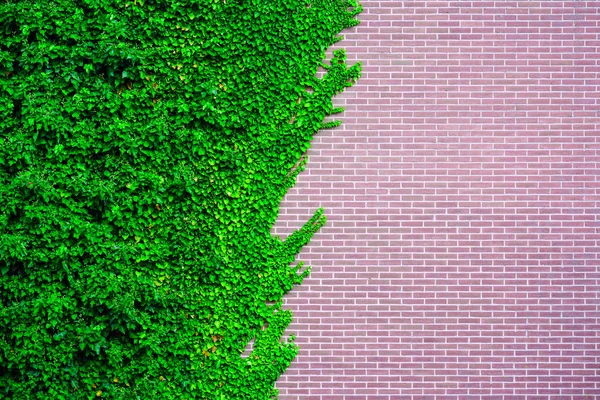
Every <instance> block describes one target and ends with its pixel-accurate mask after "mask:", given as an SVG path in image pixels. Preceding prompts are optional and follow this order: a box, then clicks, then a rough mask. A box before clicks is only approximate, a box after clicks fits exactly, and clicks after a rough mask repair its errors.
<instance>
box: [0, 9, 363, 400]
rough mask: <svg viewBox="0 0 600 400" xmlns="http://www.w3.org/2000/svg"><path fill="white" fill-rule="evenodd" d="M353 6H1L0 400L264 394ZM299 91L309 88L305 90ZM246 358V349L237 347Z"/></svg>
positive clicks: (350, 73)
mask: <svg viewBox="0 0 600 400" xmlns="http://www.w3.org/2000/svg"><path fill="white" fill-rule="evenodd" d="M359 11H360V7H359V5H358V4H356V3H355V0H268V1H267V0H214V1H213V0H195V1H194V0H187V1H186V0H175V1H168V2H167V1H156V0H154V1H153V0H134V1H129V0H123V1H119V2H116V1H108V0H98V1H94V0H56V1H51V0H6V1H3V2H2V3H0V397H1V398H13V399H34V398H43V399H85V398H96V397H103V398H113V399H151V398H157V399H186V398H199V399H202V398H206V399H238V398H240V399H268V398H271V397H272V396H275V395H276V394H277V393H276V390H275V389H274V382H275V381H276V379H277V378H278V377H279V375H280V374H281V373H282V372H283V371H284V370H285V368H286V367H287V366H288V365H289V363H290V362H291V360H292V359H293V358H294V356H295V355H296V352H297V348H296V346H295V345H294V343H293V342H292V341H290V340H283V339H282V336H283V334H284V330H285V328H286V326H287V325H288V324H289V322H290V321H291V313H290V312H289V311H286V310H282V309H281V299H282V296H283V295H284V294H285V293H286V292H287V291H289V290H290V289H291V288H292V286H293V285H294V284H297V283H300V282H301V281H302V278H303V277H304V276H305V275H306V274H307V271H308V270H306V271H302V268H301V265H299V266H295V267H292V266H290V264H292V263H293V262H294V259H295V256H296V255H297V254H298V252H299V250H300V249H301V247H302V246H303V245H304V244H306V243H307V242H308V241H309V239H310V237H311V236H312V234H313V233H314V232H315V231H316V230H317V229H318V228H319V227H320V226H321V225H322V224H323V223H324V221H325V219H324V217H323V215H322V212H321V211H318V212H317V213H316V214H315V216H314V217H313V218H312V219H310V220H309V221H308V222H307V223H306V224H305V225H304V227H303V228H302V229H300V230H299V231H297V232H296V233H294V234H292V235H291V236H289V237H288V238H287V239H286V240H285V241H284V240H281V239H279V238H276V237H273V236H272V235H271V234H270V229H271V227H272V225H273V224H274V222H275V220H276V218H277V214H278V207H279V203H280V201H281V199H282V198H283V196H284V195H285V193H286V191H287V190H288V189H289V188H290V187H291V186H292V185H293V184H294V182H295V178H296V175H297V174H298V172H299V171H300V170H301V169H302V167H303V165H304V158H303V154H304V153H305V151H306V150H307V148H308V147H309V144H310V140H311V138H312V137H313V135H314V134H315V133H316V132H317V131H318V130H319V129H320V128H323V127H325V128H327V127H331V126H335V125H336V123H326V124H323V121H324V118H325V117H326V116H327V115H330V114H333V113H336V112H339V111H340V110H339V109H334V108H333V106H332V103H331V98H332V97H333V96H334V95H335V94H336V93H338V92H340V91H342V90H343V89H344V88H345V87H347V86H350V85H351V84H352V82H353V81H354V80H355V79H356V78H357V77H358V76H359V73H360V66H359V65H358V64H357V65H355V66H352V67H350V68H349V67H347V65H346V63H345V56H344V53H343V51H336V52H335V55H334V57H333V59H332V60H330V61H329V62H326V63H325V64H323V65H324V68H326V69H327V73H326V74H325V75H324V76H323V78H322V79H318V78H316V72H317V69H318V67H319V66H320V65H322V63H323V61H324V57H325V50H326V49H327V48H328V47H329V46H330V45H331V44H333V43H334V42H336V41H337V40H338V39H339V38H340V37H339V36H337V35H338V34H339V32H340V31H341V30H342V29H344V28H347V27H351V26H353V25H355V24H356V22H357V21H356V19H355V16H356V15H357V14H358V13H359ZM309 88H311V89H312V90H309ZM252 339H255V344H254V350H253V352H252V353H251V354H250V355H249V356H248V357H244V356H243V355H242V352H243V350H244V348H245V347H246V345H247V344H248V343H249V342H250V341H251V340H252Z"/></svg>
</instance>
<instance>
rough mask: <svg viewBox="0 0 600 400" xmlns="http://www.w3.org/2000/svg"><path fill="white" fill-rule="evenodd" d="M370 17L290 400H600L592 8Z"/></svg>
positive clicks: (346, 98)
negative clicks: (361, 70) (411, 399)
mask: <svg viewBox="0 0 600 400" xmlns="http://www.w3.org/2000/svg"><path fill="white" fill-rule="evenodd" d="M363 5H364V6H365V11H364V13H363V14H362V18H361V20H362V24H361V25H359V26H358V27H356V28H354V29H353V30H351V31H350V32H348V33H346V40H345V41H343V42H342V43H341V44H340V46H341V47H345V48H347V49H348V53H349V58H350V59H358V60H362V61H363V64H364V73H363V77H362V79H361V80H360V81H359V83H357V84H356V85H355V86H354V87H353V88H351V89H349V90H348V91H347V93H345V94H343V95H341V96H339V97H338V98H337V99H336V101H335V103H336V104H338V105H345V106H346V112H345V113H344V114H343V116H342V118H343V120H344V124H343V125H342V127H340V128H337V129H334V130H329V131H323V132H321V133H320V134H319V135H318V137H317V138H316V139H315V141H314V144H313V147H312V149H311V150H310V153H309V154H310V160H309V166H308V168H307V171H305V172H304V173H303V175H302V176H301V177H300V178H299V181H298V184H297V186H296V187H295V188H294V189H292V190H291V191H290V192H289V194H288V196H287V197H286V199H285V201H284V203H283V204H282V210H281V215H280V219H279V222H278V225H277V227H276V229H275V231H276V232H277V233H278V234H282V235H286V234H288V233H289V232H291V231H292V230H294V229H297V228H298V227H300V226H301V225H302V222H303V221H305V220H306V219H307V218H308V217H309V216H310V215H311V214H312V212H313V211H314V209H315V208H317V207H319V206H323V207H325V209H326V213H327V215H328V218H329V219H328V221H329V222H328V224H327V225H326V226H325V227H324V228H323V229H322V231H321V232H320V233H319V234H317V236H316V237H315V238H314V240H313V241H312V242H311V244H310V245H309V246H308V247H307V248H306V249H305V251H304V252H303V254H302V257H301V258H302V259H304V260H307V261H308V262H309V263H310V264H311V265H312V266H313V272H312V275H311V276H310V277H309V278H308V279H306V281H305V283H304V284H303V285H302V286H299V287H298V288H296V289H295V290H294V291H293V292H291V293H290V294H288V296H287V307H288V308H290V309H292V310H293V311H294V313H295V322H294V323H293V324H292V325H291V326H290V328H289V330H288V331H289V332H290V333H295V334H296V335H297V337H298V338H297V343H298V344H299V345H300V348H301V349H300V353H299V355H298V357H297V359H296V360H295V362H294V364H293V365H292V366H291V367H290V368H289V369H288V370H287V372H286V373H285V374H284V375H283V376H282V377H281V379H280V380H279V381H278V384H277V386H278V387H279V388H280V393H281V396H280V398H281V399H284V400H287V399H409V398H414V399H417V398H421V399H433V398H436V399H578V398H582V399H591V398H599V399H600V330H599V328H600V323H599V322H600V287H599V286H598V283H599V282H598V281H599V279H600V270H599V266H600V257H599V253H600V250H599V248H598V244H599V241H600V220H599V214H600V209H599V208H598V205H599V204H598V203H599V202H600V172H599V171H600V170H599V167H600V165H599V164H600V131H599V128H600V125H599V122H600V104H599V102H600V90H599V89H600V76H599V73H600V64H599V59H600V1H364V2H363ZM596 396H598V397H596Z"/></svg>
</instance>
